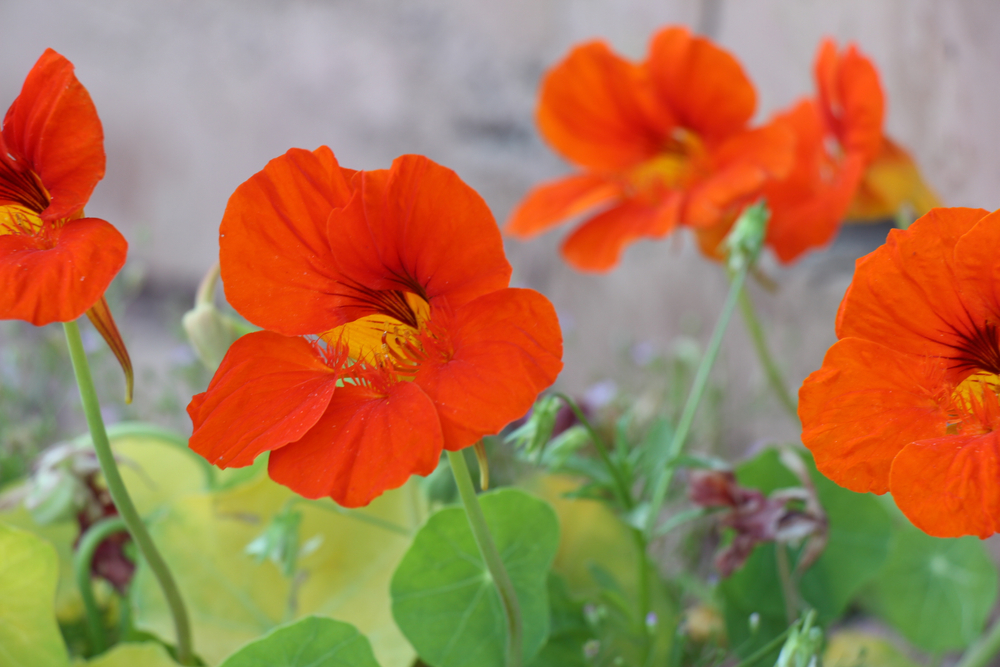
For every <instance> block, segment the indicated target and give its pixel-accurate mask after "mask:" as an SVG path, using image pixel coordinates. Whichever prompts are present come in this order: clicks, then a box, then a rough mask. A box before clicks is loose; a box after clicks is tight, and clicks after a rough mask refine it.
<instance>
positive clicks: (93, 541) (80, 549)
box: [73, 516, 127, 655]
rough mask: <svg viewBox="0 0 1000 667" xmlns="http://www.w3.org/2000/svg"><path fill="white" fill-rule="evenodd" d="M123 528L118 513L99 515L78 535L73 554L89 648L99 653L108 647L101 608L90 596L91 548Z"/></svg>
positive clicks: (92, 590) (92, 558)
mask: <svg viewBox="0 0 1000 667" xmlns="http://www.w3.org/2000/svg"><path fill="white" fill-rule="evenodd" d="M125 530H127V528H126V527H125V522H124V521H122V519H121V517H118V516H111V517H108V518H106V519H101V520H100V521H98V522H97V523H95V524H94V525H92V526H91V527H90V528H89V529H87V532H86V533H84V534H83V536H82V537H81V538H80V544H78V545H77V547H76V553H75V554H73V574H74V575H75V577H76V585H77V588H79V589H80V597H81V598H82V599H83V609H84V612H85V615H86V618H87V634H88V635H89V637H90V645H91V648H93V649H94V655H97V654H100V653H103V652H104V651H106V650H107V648H108V635H107V633H106V632H105V631H104V619H102V618H101V610H100V609H99V608H98V606H97V600H96V599H95V598H94V588H93V585H92V584H93V582H92V581H91V576H90V570H91V563H92V562H93V561H94V552H95V551H97V547H99V546H100V544H101V542H103V541H104V540H105V539H107V538H108V537H111V536H112V535H114V534H115V533H120V532H122V531H125Z"/></svg>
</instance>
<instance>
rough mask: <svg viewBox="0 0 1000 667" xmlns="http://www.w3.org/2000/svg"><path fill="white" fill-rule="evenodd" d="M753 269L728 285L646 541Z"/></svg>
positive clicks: (679, 427) (670, 453) (745, 270)
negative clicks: (744, 285)
mask: <svg viewBox="0 0 1000 667" xmlns="http://www.w3.org/2000/svg"><path fill="white" fill-rule="evenodd" d="M751 266H752V264H751V263H750V262H747V263H744V264H743V266H742V267H740V269H739V270H738V271H737V272H736V274H735V275H734V276H733V280H732V282H731V283H730V285H729V294H727V295H726V301H725V303H724V304H723V305H722V312H721V313H720V314H719V320H718V321H717V322H716V323H715V329H714V330H713V331H712V338H711V339H710V340H709V343H708V348H707V349H706V350H705V356H703V357H702V358H701V363H700V364H698V370H697V371H696V372H695V376H694V382H693V383H692V384H691V392H690V393H689V394H688V398H687V402H685V403H684V410H683V412H681V418H680V420H679V421H678V422H677V429H676V430H675V431H674V437H673V439H672V440H671V441H670V448H669V450H668V451H667V469H666V470H664V471H663V474H662V475H661V476H660V479H659V480H657V482H656V488H654V489H653V496H652V499H651V500H650V504H649V515H648V517H647V519H646V530H645V533H646V539H647V540H649V539H650V537H651V536H652V535H653V533H654V532H655V530H656V520H657V518H658V517H659V516H660V510H661V509H663V502H664V500H665V499H666V497H667V490H668V489H669V488H670V482H671V481H672V479H673V476H674V468H675V467H676V466H675V465H674V460H675V459H676V458H677V457H678V456H679V455H680V453H681V449H682V448H683V447H684V441H685V440H686V439H687V436H688V431H690V430H691V425H692V424H693V423H694V416H695V413H696V412H697V411H698V405H699V404H700V403H701V399H702V396H703V395H704V394H705V389H706V388H707V387H708V376H709V373H711V371H712V366H714V365H715V359H716V357H718V356H719V349H720V348H721V347H722V338H723V336H724V335H725V333H726V329H727V327H728V326H729V320H730V319H732V316H733V311H734V310H735V309H736V304H737V302H738V301H739V297H740V292H741V291H742V290H743V284H744V283H745V282H746V279H747V274H748V273H749V271H750V267H751Z"/></svg>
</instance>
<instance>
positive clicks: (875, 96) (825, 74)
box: [815, 39, 885, 163]
mask: <svg viewBox="0 0 1000 667" xmlns="http://www.w3.org/2000/svg"><path fill="white" fill-rule="evenodd" d="M815 74H816V86H817V92H818V95H819V102H820V108H821V109H822V111H823V115H824V118H825V119H826V122H827V124H828V126H829V127H830V129H831V131H832V132H833V134H834V135H836V137H837V140H838V141H839V142H840V145H841V146H842V147H843V149H844V151H845V152H848V153H854V152H856V153H860V154H861V155H863V156H864V159H865V162H866V163H867V162H871V161H872V160H874V159H875V156H876V155H878V152H879V149H880V148H881V144H882V120H883V118H884V116H885V94H884V93H883V92H882V84H881V83H880V82H879V77H878V71H877V70H876V69H875V65H873V64H872V61H871V60H869V59H868V58H867V57H865V56H864V55H863V54H862V53H861V52H860V51H858V48H857V47H856V46H855V45H854V44H849V45H848V46H847V49H846V50H845V51H844V53H843V54H840V55H838V54H837V45H836V44H835V43H834V42H833V40H831V39H826V40H824V41H823V43H822V44H820V48H819V52H818V53H817V54H816V64H815Z"/></svg>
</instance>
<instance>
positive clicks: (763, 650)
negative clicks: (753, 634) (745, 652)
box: [736, 621, 799, 667]
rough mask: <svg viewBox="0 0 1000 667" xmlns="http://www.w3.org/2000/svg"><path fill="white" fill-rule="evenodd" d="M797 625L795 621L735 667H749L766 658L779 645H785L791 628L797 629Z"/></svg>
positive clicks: (779, 646)
mask: <svg viewBox="0 0 1000 667" xmlns="http://www.w3.org/2000/svg"><path fill="white" fill-rule="evenodd" d="M798 625H799V623H798V621H796V622H795V623H793V624H792V625H789V626H788V627H787V628H785V631H784V632H782V633H781V634H780V635H778V636H777V637H775V638H774V639H772V640H771V641H769V642H768V643H766V644H764V645H763V646H761V647H760V648H759V649H757V650H756V651H754V652H753V653H751V654H750V655H749V656H747V657H746V659H744V660H741V661H740V662H739V663H738V664H737V665H736V667H750V665H752V664H754V663H755V662H758V661H759V660H761V659H762V658H764V657H766V656H767V654H768V653H771V652H772V651H774V650H775V649H777V648H781V645H782V644H784V643H785V640H786V639H788V634H789V633H790V632H791V631H792V628H795V627H798Z"/></svg>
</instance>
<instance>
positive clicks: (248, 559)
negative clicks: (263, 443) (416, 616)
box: [132, 476, 424, 667]
mask: <svg viewBox="0 0 1000 667" xmlns="http://www.w3.org/2000/svg"><path fill="white" fill-rule="evenodd" d="M288 502H294V503H295V504H294V508H295V510H296V511H299V512H301V513H302V522H301V524H300V531H301V532H300V535H301V542H300V543H301V544H303V545H305V544H311V545H312V546H313V547H314V548H313V549H312V550H310V551H309V553H302V554H301V556H300V557H299V558H298V559H297V572H296V574H295V575H294V576H292V577H285V576H283V574H282V573H281V570H280V569H279V567H278V566H277V565H275V564H274V563H272V562H271V561H269V560H265V561H264V562H258V560H257V559H256V558H254V557H253V556H251V555H248V554H247V553H246V548H247V545H249V544H250V543H251V542H253V541H254V540H255V539H256V538H258V537H259V536H260V535H261V533H263V532H264V531H265V529H266V528H267V526H268V524H269V523H270V521H271V519H272V518H273V517H274V516H275V515H276V514H278V513H279V512H281V511H282V510H283V509H284V508H285V507H286V504H287V503H288ZM341 512H344V513H341ZM423 512H424V505H423V499H422V496H421V494H420V493H419V490H418V489H417V488H416V487H415V486H414V485H413V482H412V481H411V482H410V483H409V484H407V485H406V486H404V487H403V488H401V489H397V490H395V491H389V492H387V493H385V494H384V495H382V496H381V497H379V498H377V499H375V501H373V502H372V503H371V504H370V505H369V506H368V507H365V508H363V509H360V510H354V511H351V512H347V511H346V510H340V508H337V507H336V506H335V505H333V504H332V503H322V504H318V503H309V502H306V501H302V499H300V498H298V497H297V496H295V494H293V493H292V492H291V491H289V490H288V489H286V488H285V487H283V486H280V485H278V484H275V483H274V482H272V481H271V480H270V479H268V478H267V477H266V476H261V477H258V478H255V479H253V480H251V481H250V482H247V483H244V484H242V485H239V486H236V487H233V488H231V489H227V490H225V491H219V492H207V493H197V494H190V495H188V496H186V497H184V498H181V499H180V500H177V501H175V502H173V503H171V504H170V505H169V506H168V507H166V508H164V509H163V510H161V511H160V512H159V513H157V514H156V515H155V516H154V517H153V518H152V520H151V521H150V523H149V528H150V532H151V533H152V536H153V539H154V540H156V543H157V545H158V546H159V547H160V549H161V551H162V553H163V557H164V558H165V559H166V561H167V563H168V565H170V568H171V571H172V572H173V573H174V576H175V577H176V579H177V583H178V586H179V587H180V589H181V592H182V595H183V596H184V600H185V603H186V604H187V607H188V612H189V614H190V616H191V626H192V630H193V634H194V649H195V652H196V653H197V654H198V655H199V656H200V657H201V658H202V659H203V660H204V661H205V662H206V663H207V664H209V665H217V664H218V663H219V662H221V661H222V660H223V659H224V658H226V657H227V656H228V655H230V654H231V653H232V652H233V651H234V650H236V649H237V648H239V647H240V646H242V645H244V644H246V643H247V642H249V641H251V640H254V639H256V638H258V637H260V636H261V635H262V634H264V633H266V632H268V631H270V630H272V629H274V628H275V627H277V626H278V625H280V624H281V623H284V622H287V621H290V620H293V619H296V618H300V617H302V616H305V615H309V614H317V615H320V616H328V617H332V618H339V619H341V620H344V621H349V622H351V623H353V624H354V625H356V626H357V627H358V629H359V630H360V631H361V632H364V633H365V635H366V636H367V637H368V639H369V640H370V641H371V643H372V647H373V649H374V652H375V655H376V657H377V658H378V660H379V662H380V663H381V664H382V665H383V667H409V666H410V665H412V663H413V658H414V653H413V649H412V648H411V647H410V646H409V644H407V642H406V640H405V639H404V638H403V636H402V635H401V634H400V633H399V630H398V629H397V628H396V627H395V624H394V623H393V621H392V616H391V612H390V600H389V579H390V578H391V576H392V572H393V570H394V569H395V567H396V565H397V563H398V562H399V559H400V558H401V557H402V555H403V553H404V551H405V550H406V548H407V546H409V543H410V534H409V532H408V531H415V529H416V526H418V525H419V524H420V522H421V520H422V518H423ZM385 525H392V526H396V527H397V528H396V530H392V529H387V528H386V527H385ZM132 602H133V607H134V622H135V624H136V627H137V628H139V629H141V630H145V631H148V632H152V633H154V634H156V635H157V636H159V637H162V638H164V639H166V640H167V641H173V637H174V629H173V621H172V620H171V616H170V612H169V610H168V609H167V606H166V603H165V601H164V599H163V596H162V594H161V593H160V589H159V586H157V584H156V581H155V579H154V577H153V576H152V574H151V572H150V571H149V570H148V568H146V567H144V566H143V565H142V564H140V567H139V569H138V572H137V574H136V579H135V581H134V582H133V590H132Z"/></svg>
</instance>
